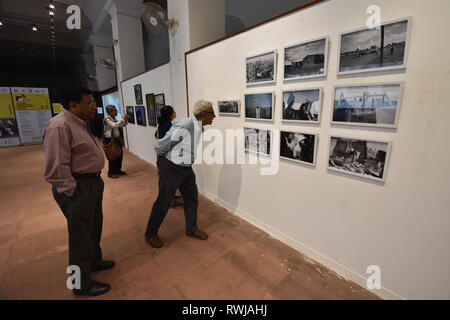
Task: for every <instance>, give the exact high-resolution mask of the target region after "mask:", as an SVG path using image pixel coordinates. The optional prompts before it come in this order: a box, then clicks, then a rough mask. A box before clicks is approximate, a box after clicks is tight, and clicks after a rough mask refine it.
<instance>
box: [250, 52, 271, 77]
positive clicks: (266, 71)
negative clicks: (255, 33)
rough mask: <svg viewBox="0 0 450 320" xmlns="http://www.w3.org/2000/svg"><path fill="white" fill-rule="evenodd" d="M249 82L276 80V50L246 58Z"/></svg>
mask: <svg viewBox="0 0 450 320" xmlns="http://www.w3.org/2000/svg"><path fill="white" fill-rule="evenodd" d="M246 73H247V84H248V85H250V84H259V83H271V82H275V80H276V79H275V76H276V52H275V51H272V52H269V53H265V54H262V55H258V56H254V57H251V58H247V59H246Z"/></svg>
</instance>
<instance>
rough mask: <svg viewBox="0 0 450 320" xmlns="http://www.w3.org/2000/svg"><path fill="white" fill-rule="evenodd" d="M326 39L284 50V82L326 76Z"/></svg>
mask: <svg viewBox="0 0 450 320" xmlns="http://www.w3.org/2000/svg"><path fill="white" fill-rule="evenodd" d="M327 56H328V37H325V38H320V39H317V40H312V41H308V42H303V43H300V44H295V45H292V46H290V47H287V48H285V49H284V80H298V79H310V78H315V77H323V76H326V74H327V60H328V57H327Z"/></svg>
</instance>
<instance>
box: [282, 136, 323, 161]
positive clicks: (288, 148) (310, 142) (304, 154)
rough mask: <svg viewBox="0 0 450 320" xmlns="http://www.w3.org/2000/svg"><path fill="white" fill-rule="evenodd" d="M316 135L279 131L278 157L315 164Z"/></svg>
mask: <svg viewBox="0 0 450 320" xmlns="http://www.w3.org/2000/svg"><path fill="white" fill-rule="evenodd" d="M316 146H317V136H316V135H314V134H306V133H299V132H288V131H281V133H280V157H281V158H282V159H287V160H293V161H297V162H302V163H305V164H308V165H315V164H316Z"/></svg>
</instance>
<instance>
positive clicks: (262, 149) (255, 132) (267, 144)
mask: <svg viewBox="0 0 450 320" xmlns="http://www.w3.org/2000/svg"><path fill="white" fill-rule="evenodd" d="M271 133H272V132H271V130H262V129H255V128H244V139H245V141H244V146H245V151H247V152H251V153H256V154H262V155H265V156H270V154H271V152H270V150H271V141H270V140H271V137H272V134H271Z"/></svg>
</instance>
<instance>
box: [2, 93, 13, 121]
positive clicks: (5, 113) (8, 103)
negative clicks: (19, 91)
mask: <svg viewBox="0 0 450 320" xmlns="http://www.w3.org/2000/svg"><path fill="white" fill-rule="evenodd" d="M12 118H15V115H14V106H13V103H12V100H11V93H10V92H9V88H8V87H6V88H5V87H0V119H12Z"/></svg>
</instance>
